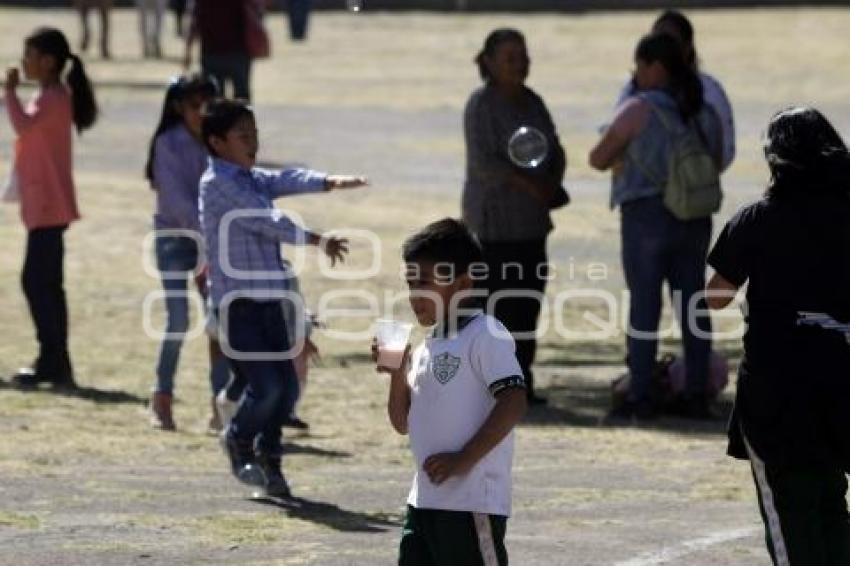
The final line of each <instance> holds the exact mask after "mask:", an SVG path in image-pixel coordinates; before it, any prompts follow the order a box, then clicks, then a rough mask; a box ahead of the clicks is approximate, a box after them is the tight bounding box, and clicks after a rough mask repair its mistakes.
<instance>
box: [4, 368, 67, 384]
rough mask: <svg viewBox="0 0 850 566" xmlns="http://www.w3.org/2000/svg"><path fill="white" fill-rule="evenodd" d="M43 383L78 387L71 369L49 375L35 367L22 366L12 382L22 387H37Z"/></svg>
mask: <svg viewBox="0 0 850 566" xmlns="http://www.w3.org/2000/svg"><path fill="white" fill-rule="evenodd" d="M42 383H46V384H48V385H50V386H52V387H56V388H65V389H74V388H76V387H77V384H76V383H74V376H73V374H72V373H71V372H70V371H67V372H59V373H56V374H49V375H48V374H46V373H42V372H38V371H36V370H35V369H33V368H21V369H19V370H18V372H17V373H16V374H15V375H13V376H12V384H13V385H15V386H16V387H20V388H21V389H35V388H37V387H38V386H39V385H41V384H42Z"/></svg>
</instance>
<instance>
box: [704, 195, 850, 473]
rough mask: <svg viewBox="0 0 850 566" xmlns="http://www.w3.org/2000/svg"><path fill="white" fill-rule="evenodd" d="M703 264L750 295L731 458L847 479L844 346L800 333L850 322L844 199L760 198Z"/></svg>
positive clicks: (849, 405) (848, 202) (849, 374)
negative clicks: (834, 469) (809, 321)
mask: <svg viewBox="0 0 850 566" xmlns="http://www.w3.org/2000/svg"><path fill="white" fill-rule="evenodd" d="M708 263H709V265H711V266H712V267H713V268H714V269H715V270H716V271H717V272H718V273H719V274H720V275H721V276H722V277H723V278H724V279H726V280H728V281H729V282H731V283H733V284H735V285H737V286H741V285H743V284H744V283H746V282H748V283H749V286H748V288H747V314H746V321H747V332H746V334H745V336H744V358H743V360H742V362H741V368H740V372H739V380H738V393H737V398H736V402H735V411H734V412H733V419H732V423H731V424H730V430H729V433H730V446H729V453H730V454H731V455H733V456H736V457H747V453H746V450H745V449H744V444H743V438H742V437H741V431H742V430H743V433H744V436H746V439H747V441H748V442H749V444H750V447H751V448H752V450H753V451H754V452H755V453H756V455H757V456H758V457H759V458H760V459H762V460H764V461H765V462H768V463H769V464H774V465H783V466H796V465H834V464H835V463H836V462H838V463H840V465H842V466H843V467H844V468H845V469H850V448H849V447H850V440H848V438H845V437H850V434H848V431H850V345H848V342H847V339H846V337H845V336H844V334H842V333H841V332H838V331H835V330H825V329H822V328H819V327H811V326H802V325H800V324H798V319H799V318H800V316H799V314H798V313H799V312H801V311H810V312H819V313H825V314H828V315H829V316H831V317H832V318H834V319H836V320H838V321H842V322H847V321H848V320H850V199H847V198H839V197H831V196H823V197H808V198H800V197H796V198H787V197H786V198H782V199H778V198H768V197H766V198H764V199H762V200H760V201H758V202H756V203H754V204H752V205H749V206H746V207H744V208H742V209H741V210H740V211H739V212H738V213H737V214H736V215H735V216H734V217H733V218H732V219H731V220H730V221H729V222H728V223H727V224H726V226H725V227H724V228H723V231H722V232H721V233H720V236H719V237H718V239H717V242H716V244H715V246H714V249H712V251H711V253H710V254H709V257H708Z"/></svg>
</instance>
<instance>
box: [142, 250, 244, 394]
mask: <svg viewBox="0 0 850 566" xmlns="http://www.w3.org/2000/svg"><path fill="white" fill-rule="evenodd" d="M155 250H156V266H157V269H159V271H160V273H162V274H163V275H165V274H168V275H171V276H172V277H174V278H171V277H169V278H166V277H162V288H163V289H164V290H165V311H166V316H167V322H166V325H165V332H166V336H165V338H164V339H163V340H162V343H161V344H160V348H159V358H158V361H157V364H156V389H155V391H156V392H158V393H173V392H174V374H175V373H176V371H177V362H178V361H179V360H180V350H181V348H182V347H183V338H184V335H185V333H186V331H187V330H188V329H189V298H188V290H189V286H188V277H189V275H190V273H191V272H192V271H194V270H195V268H196V267H197V264H198V246H197V243H196V242H195V240H193V239H192V238H188V237H185V236H158V237H157V238H156V245H155ZM180 272H183V273H184V276H183V277H175V276H176V275H178V274H179V273H180ZM200 291H201V294H202V295H203V294H204V292H205V289H200ZM211 358H212V359H211V361H210V388H211V389H212V391H213V394H215V393H218V392H219V391H220V390H221V389H222V388H223V387H224V386H225V385H226V384H227V380H228V379H229V378H230V368H229V366H228V363H227V358H225V357H224V356H222V355H218V356H211Z"/></svg>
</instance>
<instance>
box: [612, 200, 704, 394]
mask: <svg viewBox="0 0 850 566" xmlns="http://www.w3.org/2000/svg"><path fill="white" fill-rule="evenodd" d="M620 210H621V237H622V261H623V270H624V272H625V276H626V285H627V286H628V288H629V292H630V293H631V302H630V304H629V325H628V326H629V332H628V334H627V337H626V347H627V350H628V356H629V357H628V365H629V372H630V373H631V385H630V390H629V400H630V401H633V402H638V403H640V402H644V401H648V398H649V390H650V384H651V379H652V369H653V365H654V364H655V356H656V353H657V350H658V338H657V331H658V324H659V320H660V318H661V288H662V286H663V283H664V281H665V280H666V281H667V283H668V285H669V287H670V291H671V301H672V303H673V308H674V309H675V311H676V316H677V318H678V320H679V325H680V326H681V327H682V338H683V342H684V350H685V366H686V367H687V389H686V394H687V395H702V394H704V393H705V384H706V381H707V379H708V360H709V355H710V352H711V339H710V338H704V337H698V336H696V334H695V329H694V328H693V327H692V326H691V324H690V323H689V322H688V320H689V314H688V305H689V302H690V300H691V297H693V296H694V295H695V294H696V293H700V292H702V291H703V289H704V288H705V258H706V255H707V253H708V246H709V243H710V240H711V218H702V219H698V220H690V221H682V220H678V219H677V218H675V217H674V216H673V215H672V214H670V212H668V211H667V208H666V207H665V206H664V203H663V201H662V199H661V197H649V198H643V199H639V200H636V201H632V202H628V203H625V204H623V205H622V206H621V207H620ZM693 308H695V309H701V310H703V312H704V311H705V309H706V304H705V300H704V299H702V300H699V301H698V302H697V303H696V305H695V307H692V309H693ZM690 318H693V316H691V317H690ZM695 322H696V324H695V326H696V328H698V329H699V330H701V331H702V332H703V333H705V336H707V335H709V334H710V333H711V319H710V318H709V317H708V316H707V315H706V316H700V317H697V318H696V321H695ZM635 331H637V332H638V333H642V334H646V333H652V334H653V335H652V336H651V337H649V336H645V335H644V336H640V335H638V336H635V335H633V334H634V333H635Z"/></svg>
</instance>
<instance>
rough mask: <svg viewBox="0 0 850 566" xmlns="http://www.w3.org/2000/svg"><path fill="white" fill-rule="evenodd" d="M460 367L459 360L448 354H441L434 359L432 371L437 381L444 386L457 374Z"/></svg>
mask: <svg viewBox="0 0 850 566" xmlns="http://www.w3.org/2000/svg"><path fill="white" fill-rule="evenodd" d="M459 367H460V358H457V357H455V356H453V355H451V354H449V353H448V352H443V353H442V354H440V355H439V356H436V357H435V358H434V364H433V371H434V377H436V378H437V381H439V382H440V383H442V384H443V385H445V384H446V383H448V382H449V381H450V380H451V379H452V378H453V377H454V376H455V374H457V370H458V368H459Z"/></svg>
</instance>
